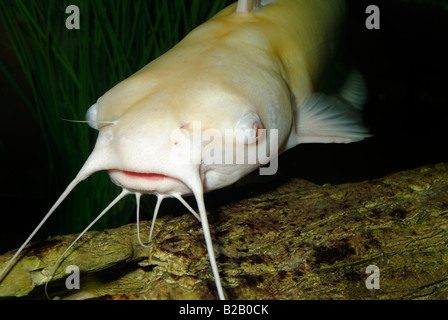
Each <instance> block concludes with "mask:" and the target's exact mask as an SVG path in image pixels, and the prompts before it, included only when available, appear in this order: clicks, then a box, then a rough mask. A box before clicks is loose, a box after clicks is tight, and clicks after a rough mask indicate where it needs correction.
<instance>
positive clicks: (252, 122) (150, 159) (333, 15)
mask: <svg viewBox="0 0 448 320" xmlns="http://www.w3.org/2000/svg"><path fill="white" fill-rule="evenodd" d="M344 10H345V6H344V1H343V0H312V1H311V0H266V1H257V0H246V1H245V0H240V1H239V3H238V8H237V4H236V3H235V4H233V5H231V6H229V7H227V8H225V9H224V10H222V11H221V12H220V13H218V14H217V15H216V16H215V17H213V18H212V19H210V20H209V21H208V22H206V23H204V24H203V25H201V26H199V27H198V28H196V29H195V30H193V31H192V32H191V33H190V34H189V35H188V36H187V37H186V38H185V39H184V40H182V41H181V42H180V43H179V44H177V45H176V46H175V47H174V48H173V49H171V50H170V51H168V52H167V53H166V54H164V55H163V56H161V57H159V58H158V59H156V60H154V61H152V62H151V63H149V64H148V65H147V66H146V67H144V68H143V69H141V70H140V71H138V72H137V73H135V74H134V75H132V76H131V77H129V78H128V79H126V80H124V81H122V82H120V83H119V84H117V85H116V86H115V87H113V88H112V89H110V90H109V91H108V92H106V93H105V94H104V95H103V96H102V97H101V98H99V99H98V101H97V103H96V104H95V105H93V106H92V107H91V108H90V109H89V111H88V114H87V120H88V121H89V123H90V125H91V126H92V127H95V128H98V129H99V135H98V139H97V143H96V145H95V148H94V150H93V151H92V154H91V155H90V157H89V158H88V159H87V161H86V163H85V164H84V166H83V167H82V168H81V170H80V172H79V174H78V175H77V177H76V178H75V179H74V180H73V182H72V183H71V184H70V185H69V186H68V187H67V189H66V190H65V192H64V193H63V194H62V195H61V197H60V198H59V199H58V201H57V202H56V203H55V205H54V206H53V207H52V208H51V209H50V211H49V213H48V214H47V215H46V217H45V218H44V219H43V220H42V222H41V224H39V226H38V227H37V228H36V230H35V231H34V232H33V234H31V235H30V237H29V238H28V239H27V241H26V242H25V243H24V245H23V246H22V247H21V248H20V249H19V251H20V250H21V249H22V248H23V247H24V246H25V245H26V244H27V243H28V242H29V240H30V239H31V238H32V236H33V235H34V234H35V232H37V230H38V229H39V228H40V226H41V225H42V224H43V223H44V222H45V221H46V219H48V217H49V216H50V215H51V213H52V212H53V211H54V210H55V209H56V208H57V206H58V205H59V204H60V203H61V202H62V201H63V199H64V198H65V197H66V196H67V195H68V194H69V193H70V191H71V190H72V189H73V188H74V187H75V186H76V184H77V183H79V182H80V181H81V180H83V179H85V178H87V177H88V176H90V175H91V174H92V173H94V172H97V171H100V170H108V172H109V175H110V177H111V180H112V181H113V182H114V183H115V184H117V185H118V186H121V187H122V188H123V192H122V194H120V195H119V196H118V197H117V198H116V199H115V200H114V202H113V203H112V204H111V205H113V204H114V203H115V202H116V201H118V200H119V199H121V198H122V197H123V196H125V195H126V194H130V193H134V194H136V196H137V200H139V199H140V195H141V194H145V193H148V194H155V195H157V196H158V200H159V201H158V205H160V202H161V200H162V199H163V198H164V197H176V198H178V199H179V200H181V201H183V199H182V198H181V195H188V194H193V195H194V196H195V198H196V202H197V204H198V211H199V216H197V217H198V219H200V221H201V223H202V227H203V230H204V236H205V239H206V244H207V249H208V254H209V258H210V262H211V266H212V270H213V274H214V277H215V281H216V286H217V290H218V294H219V297H220V298H221V299H223V298H224V292H223V289H222V286H221V281H220V279H219V273H218V269H217V266H216V262H215V257H214V252H213V247H212V242H211V237H210V231H209V228H208V222H207V215H206V210H205V204H204V200H203V193H204V192H206V191H209V190H214V189H218V188H222V187H225V186H228V185H230V184H232V183H234V182H235V181H237V180H239V179H240V178H241V177H243V176H245V175H247V174H248V173H250V172H252V171H253V170H255V169H256V168H258V167H259V166H260V163H256V164H225V165H219V164H206V163H204V161H203V157H204V145H203V144H192V143H191V139H192V135H193V130H192V128H193V124H194V123H200V125H201V128H202V131H203V132H204V131H206V130H217V131H218V132H221V133H222V135H223V136H224V132H225V130H226V129H232V130H234V129H245V128H253V129H255V130H253V131H252V133H251V134H252V135H251V134H248V136H247V137H245V139H246V143H245V144H244V147H245V148H247V150H249V149H251V148H256V147H257V146H258V147H263V146H264V145H265V144H267V149H268V150H270V149H269V144H270V141H271V140H270V137H271V136H270V132H271V131H270V130H271V129H276V130H277V133H278V141H277V143H278V150H273V151H272V150H271V151H272V152H271V154H269V157H270V158H274V157H276V156H277V155H278V154H279V153H281V152H283V151H285V150H287V149H289V148H292V147H293V146H295V145H297V144H298V143H300V142H352V141H357V140H360V139H362V138H364V137H365V135H363V134H357V133H356V134H354V135H353V134H352V133H351V132H352V131H353V130H351V131H350V134H347V133H346V132H343V131H342V132H341V130H340V128H339V127H338V126H339V125H340V123H336V124H335V123H334V120H332V118H331V117H330V118H322V117H321V118H319V117H320V116H316V112H315V111H314V110H315V109H316V108H315V106H319V104H320V100H319V99H318V100H316V101H317V103H315V104H314V105H312V106H311V107H309V108H306V107H305V102H306V101H307V99H308V98H309V97H310V96H311V95H312V94H313V92H314V90H315V86H316V84H318V83H319V81H320V80H321V76H322V73H323V71H324V69H325V66H326V65H327V61H328V60H329V59H331V58H332V57H333V55H334V53H335V50H336V42H337V34H338V31H339V24H340V22H341V19H342V17H343V14H344ZM301 108H302V109H301ZM301 110H305V111H301ZM306 110H308V111H306ZM317 114H319V113H317ZM333 115H334V113H333ZM301 118H302V120H301ZM303 119H307V123H309V124H311V125H309V124H308V125H307V124H306V123H303V122H304V120H303ZM329 119H330V120H329ZM301 121H302V123H301ZM353 128H355V126H353ZM258 129H266V136H265V137H264V138H263V137H260V136H257V133H258ZM321 129H322V130H321ZM355 131H356V130H355ZM322 132H324V133H322ZM240 138H241V137H240ZM235 139H236V140H237V139H238V137H235ZM243 140H244V139H243ZM233 147H234V144H232V148H233ZM191 152H197V154H199V155H200V158H201V159H202V161H199V162H195V163H193V162H191V161H185V158H187V157H186V155H187V154H190V153H191ZM226 152H228V150H226V149H225V148H224V149H223V153H226ZM201 159H200V160H201ZM266 160H269V158H268V159H266ZM271 160H272V159H271ZM183 203H184V202H183ZM109 207H110V206H109ZM107 209H108V208H106V210H105V211H103V213H101V215H100V216H102V215H103V214H104V213H105V212H106V211H107ZM189 210H190V211H192V212H193V213H194V214H195V212H194V211H193V209H191V208H189ZM155 216H156V213H155ZM95 221H96V220H95ZM95 221H94V222H95ZM89 227H90V226H89ZM86 230H87V229H86ZM151 232H152V229H151ZM81 235H82V234H81ZM13 259H14V258H13ZM8 266H9V264H8V265H7V266H6V267H5V268H4V270H3V271H2V274H4V273H5V270H6V269H7V268H8ZM0 276H1V275H0Z"/></svg>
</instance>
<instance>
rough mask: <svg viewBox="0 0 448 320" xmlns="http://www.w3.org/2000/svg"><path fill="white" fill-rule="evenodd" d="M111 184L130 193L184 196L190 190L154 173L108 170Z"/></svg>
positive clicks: (180, 183) (176, 181)
mask: <svg viewBox="0 0 448 320" xmlns="http://www.w3.org/2000/svg"><path fill="white" fill-rule="evenodd" d="M108 173H109V176H110V178H111V180H112V182H113V183H115V184H116V185H118V186H121V187H124V188H126V189H128V190H131V191H137V192H143V193H151V194H186V193H191V190H190V189H189V188H188V187H187V186H186V185H185V183H183V182H182V181H181V180H179V179H177V178H174V177H171V176H167V175H164V174H161V173H156V172H135V171H127V170H121V169H110V170H108Z"/></svg>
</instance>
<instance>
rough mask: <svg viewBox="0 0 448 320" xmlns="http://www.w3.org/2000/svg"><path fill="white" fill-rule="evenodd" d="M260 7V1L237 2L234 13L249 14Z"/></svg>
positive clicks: (240, 0) (244, 0) (239, 0)
mask: <svg viewBox="0 0 448 320" xmlns="http://www.w3.org/2000/svg"><path fill="white" fill-rule="evenodd" d="M259 7H261V0H238V6H237V7H236V12H246V13H247V12H251V11H253V10H255V9H257V8H259Z"/></svg>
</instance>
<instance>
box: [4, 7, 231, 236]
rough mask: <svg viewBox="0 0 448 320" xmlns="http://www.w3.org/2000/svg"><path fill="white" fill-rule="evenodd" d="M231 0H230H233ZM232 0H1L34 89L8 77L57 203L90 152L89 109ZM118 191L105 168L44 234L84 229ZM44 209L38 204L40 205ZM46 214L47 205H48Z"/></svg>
mask: <svg viewBox="0 0 448 320" xmlns="http://www.w3.org/2000/svg"><path fill="white" fill-rule="evenodd" d="M230 2H233V1H230ZM228 3H229V1H225V0H215V1H203V0H133V1H129V0H39V1H35V0H14V1H11V0H2V1H0V19H1V20H2V21H3V25H4V27H5V31H6V33H7V35H8V37H9V39H10V42H9V43H1V45H2V46H11V47H12V49H13V51H14V52H15V54H16V56H17V59H18V61H19V63H20V66H21V68H22V70H23V72H24V75H25V77H26V80H27V83H28V84H29V86H30V88H31V92H32V95H31V97H29V96H27V94H26V93H25V92H24V90H23V89H22V88H21V87H20V85H19V81H18V79H17V78H16V76H15V75H14V74H13V73H12V72H11V71H10V69H9V68H8V66H7V64H6V63H5V62H4V61H0V69H1V71H2V72H3V73H4V74H5V75H6V76H7V77H8V78H9V81H11V83H12V84H13V85H14V86H15V88H16V89H17V92H18V93H19V94H20V96H21V97H22V99H23V100H24V101H25V103H26V104H27V106H28V107H29V109H30V110H31V112H32V114H33V116H34V118H35V119H36V121H37V123H38V125H39V127H40V129H41V131H42V134H43V137H44V141H45V146H46V151H47V152H48V157H49V161H50V173H49V179H50V183H49V185H50V190H49V191H48V198H49V200H50V201H55V200H56V199H57V197H58V196H59V194H60V193H61V192H62V191H63V190H64V189H65V187H66V186H67V185H68V183H69V182H70V181H71V180H72V179H73V178H74V177H75V175H76V173H77V172H78V171H79V169H80V168H81V166H82V164H83V163H84V161H85V160H86V159H87V157H88V155H89V154H90V152H91V150H92V148H93V145H94V142H95V138H96V135H97V132H95V131H94V130H92V129H90V128H89V127H88V126H87V125H86V124H85V123H73V122H67V121H64V120H63V119H71V120H84V118H85V112H86V110H87V109H88V107H89V106H90V105H92V104H93V103H95V102H96V100H97V99H98V97H100V96H101V95H102V94H103V93H104V92H106V91H107V90H108V89H109V88H111V87H112V86H114V85H115V84H117V83H118V82H119V81H121V80H123V79H125V78H127V77H128V76H130V75H131V74H132V73H134V72H136V71H137V70H139V69H140V68H142V67H143V66H144V65H146V64H147V63H149V62H150V61H151V60H153V59H154V58H156V57H158V56H159V55H161V54H163V53H164V52H165V51H167V50H168V49H169V48H171V47H172V46H173V45H175V44H176V43H177V42H178V41H179V40H181V39H182V37H183V36H184V35H185V34H186V33H188V32H189V31H190V30H191V29H192V28H194V27H195V26H197V25H198V24H200V23H201V22H203V21H205V20H206V19H208V18H210V17H211V16H212V15H213V14H215V13H216V12H217V11H219V10H220V9H222V8H223V7H224V6H225V5H226V4H228ZM69 5H76V6H77V7H78V8H79V12H80V28H79V29H68V28H67V27H66V19H67V18H68V17H69V16H70V13H66V8H67V7H68V6H69ZM119 192H120V190H119V189H118V188H117V187H116V186H114V185H113V184H112V183H111V182H110V180H109V178H108V176H107V174H106V173H105V172H100V173H96V174H94V175H93V176H92V177H90V178H89V179H87V180H86V181H84V182H82V183H81V184H79V185H78V186H77V187H76V188H75V190H74V191H73V193H72V194H71V195H70V196H69V197H68V198H67V199H66V200H65V201H64V203H63V205H62V207H61V208H60V209H58V210H57V212H56V213H55V218H52V219H51V221H52V222H53V224H52V227H51V228H50V229H48V228H47V229H48V230H47V233H55V232H56V233H72V232H79V231H80V230H82V228H83V227H85V226H86V225H87V224H88V223H89V222H90V221H92V220H93V218H94V217H95V216H96V215H97V214H98V213H99V212H100V211H101V209H102V208H104V207H105V206H106V205H107V203H109V202H110V201H111V200H112V199H113V198H114V197H115V196H116V195H117V194H118V193H119ZM134 206H135V204H134V201H132V200H131V199H125V200H124V201H121V202H120V203H119V204H118V205H116V206H115V207H114V208H113V209H112V212H110V213H109V214H108V215H106V216H105V217H104V218H103V219H101V220H100V221H99V222H98V224H97V225H96V226H95V227H96V228H97V229H104V228H110V227H115V226H118V225H121V224H124V223H126V222H129V219H130V217H131V214H132V212H133V210H132V209H133V207H134ZM39 210H40V208H39ZM43 211H44V210H43Z"/></svg>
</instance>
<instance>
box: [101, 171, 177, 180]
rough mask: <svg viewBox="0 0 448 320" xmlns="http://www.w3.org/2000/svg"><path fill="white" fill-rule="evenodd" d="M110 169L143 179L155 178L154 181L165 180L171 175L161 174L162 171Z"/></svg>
mask: <svg viewBox="0 0 448 320" xmlns="http://www.w3.org/2000/svg"><path fill="white" fill-rule="evenodd" d="M109 171H121V172H122V173H123V174H125V175H126V176H128V177H136V178H142V179H147V180H154V181H159V180H163V179H165V178H170V177H169V176H166V175H164V174H160V173H144V172H132V171H125V170H118V169H112V170H109Z"/></svg>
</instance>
